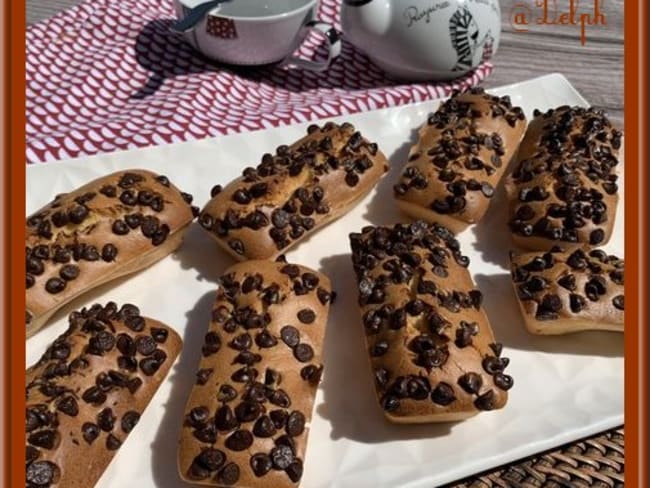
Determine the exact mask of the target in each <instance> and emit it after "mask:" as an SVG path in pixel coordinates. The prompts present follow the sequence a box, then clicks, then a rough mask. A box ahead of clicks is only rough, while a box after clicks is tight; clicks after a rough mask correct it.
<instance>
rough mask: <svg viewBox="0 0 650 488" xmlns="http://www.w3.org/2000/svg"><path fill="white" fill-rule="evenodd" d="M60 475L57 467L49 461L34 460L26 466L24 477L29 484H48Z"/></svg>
mask: <svg viewBox="0 0 650 488" xmlns="http://www.w3.org/2000/svg"><path fill="white" fill-rule="evenodd" d="M60 476H61V472H60V470H59V467H58V466H57V465H56V464H54V463H52V462H50V461H34V462H33V463H31V464H30V465H29V466H27V471H26V479H27V482H28V483H29V484H30V486H35V487H36V486H50V485H51V484H52V483H56V482H57V481H58V479H59V478H60Z"/></svg>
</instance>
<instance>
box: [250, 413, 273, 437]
mask: <svg viewBox="0 0 650 488" xmlns="http://www.w3.org/2000/svg"><path fill="white" fill-rule="evenodd" d="M275 433H276V426H275V423H274V422H273V421H272V420H271V418H269V417H268V416H267V415H263V416H261V417H260V418H259V419H257V421H256V422H255V425H254V426H253V434H255V435H256V436H257V437H262V438H267V437H273V436H274V435H275Z"/></svg>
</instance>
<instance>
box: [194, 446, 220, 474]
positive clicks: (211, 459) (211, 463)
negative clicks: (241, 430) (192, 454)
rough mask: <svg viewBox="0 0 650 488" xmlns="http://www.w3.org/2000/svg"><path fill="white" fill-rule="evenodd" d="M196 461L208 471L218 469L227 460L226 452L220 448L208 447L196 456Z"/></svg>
mask: <svg viewBox="0 0 650 488" xmlns="http://www.w3.org/2000/svg"><path fill="white" fill-rule="evenodd" d="M195 462H197V463H198V464H200V465H201V466H202V467H204V468H205V469H207V470H208V471H217V470H218V469H219V468H221V466H223V464H224V463H225V462H226V454H225V453H224V452H223V451H221V450H219V449H213V448H211V447H208V448H207V449H204V450H202V451H201V454H199V455H198V456H196V458H195Z"/></svg>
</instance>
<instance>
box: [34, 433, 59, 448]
mask: <svg viewBox="0 0 650 488" xmlns="http://www.w3.org/2000/svg"><path fill="white" fill-rule="evenodd" d="M27 442H29V443H30V444H33V445H34V446H36V447H41V448H43V449H54V447H56V446H57V445H58V444H59V442H60V438H59V435H58V433H57V432H56V431H55V430H50V429H47V430H39V431H36V432H34V433H33V434H30V435H29V437H28V438H27Z"/></svg>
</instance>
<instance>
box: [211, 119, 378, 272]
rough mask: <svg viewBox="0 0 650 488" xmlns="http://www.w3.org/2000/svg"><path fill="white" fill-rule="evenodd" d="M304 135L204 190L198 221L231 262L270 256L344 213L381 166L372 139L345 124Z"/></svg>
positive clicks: (375, 178)
mask: <svg viewBox="0 0 650 488" xmlns="http://www.w3.org/2000/svg"><path fill="white" fill-rule="evenodd" d="M307 132H308V134H307V135H306V136H305V137H303V138H302V139H300V140H299V141H297V142H296V143H294V144H292V145H291V146H280V147H278V148H277V150H276V152H275V154H264V156H262V161H261V162H260V164H259V165H258V166H257V167H256V168H252V167H250V168H246V169H245V170H244V171H243V173H242V176H241V177H239V178H237V179H236V180H234V181H232V182H231V183H230V184H229V185H228V186H226V187H225V188H223V189H222V188H221V186H219V185H217V186H215V187H214V188H213V189H212V192H211V196H212V199H211V200H210V201H209V202H208V203H207V204H206V206H205V207H204V209H203V210H202V211H201V215H200V217H199V223H200V224H201V226H202V227H203V228H204V229H205V230H206V231H208V232H209V233H210V235H211V236H212V237H214V238H215V239H216V241H217V243H218V244H219V245H220V246H221V247H223V248H224V249H225V250H226V251H227V252H228V253H229V254H231V255H232V256H233V257H235V258H236V259H238V260H240V261H241V260H245V259H274V258H275V257H277V256H278V255H280V254H282V253H283V252H284V251H286V250H287V249H288V248H289V247H291V246H293V245H294V244H296V243H297V242H299V241H300V240H302V239H304V238H306V237H307V236H309V235H310V234H312V233H313V232H315V231H316V230H317V229H318V228H319V227H321V226H323V225H325V224H327V223H329V222H331V221H332V220H334V219H336V218H337V217H340V216H341V215H343V214H345V213H346V212H347V211H349V210H350V209H351V208H352V207H353V206H354V205H356V204H357V203H358V202H359V201H360V200H361V199H362V198H363V197H364V196H365V195H367V194H368V193H369V192H370V190H372V189H373V188H374V186H375V185H376V184H377V182H378V181H379V179H380V178H381V177H382V176H383V174H384V173H385V172H386V171H388V162H387V160H386V157H385V156H384V155H383V154H382V152H381V151H380V150H379V149H378V147H377V144H375V143H371V142H369V141H367V140H366V139H365V138H364V137H363V136H362V135H361V133H360V132H358V131H356V130H355V128H354V126H352V125H351V124H348V123H344V124H341V125H337V124H334V123H332V122H329V123H327V124H325V125H324V126H323V127H319V126H316V125H312V126H310V127H309V128H308V130H307Z"/></svg>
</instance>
